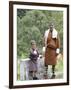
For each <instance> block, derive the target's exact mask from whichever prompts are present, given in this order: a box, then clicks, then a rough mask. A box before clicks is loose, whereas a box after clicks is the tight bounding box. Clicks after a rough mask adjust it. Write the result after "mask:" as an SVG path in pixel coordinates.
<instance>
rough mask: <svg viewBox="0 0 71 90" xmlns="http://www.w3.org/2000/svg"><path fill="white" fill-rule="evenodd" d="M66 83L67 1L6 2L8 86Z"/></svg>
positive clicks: (67, 52)
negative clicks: (7, 15) (52, 2)
mask: <svg viewBox="0 0 71 90" xmlns="http://www.w3.org/2000/svg"><path fill="white" fill-rule="evenodd" d="M58 85H69V5H66V4H49V3H37V2H17V1H10V2H9V88H27V87H44V86H58Z"/></svg>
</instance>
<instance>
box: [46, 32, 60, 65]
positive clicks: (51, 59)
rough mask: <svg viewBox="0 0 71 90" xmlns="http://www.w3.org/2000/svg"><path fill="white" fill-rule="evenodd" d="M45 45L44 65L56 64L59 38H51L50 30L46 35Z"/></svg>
mask: <svg viewBox="0 0 71 90" xmlns="http://www.w3.org/2000/svg"><path fill="white" fill-rule="evenodd" d="M46 43H47V47H46V50H45V66H46V65H56V56H57V54H56V49H57V48H60V39H59V36H57V38H52V34H51V32H49V34H48V37H47V42H46Z"/></svg>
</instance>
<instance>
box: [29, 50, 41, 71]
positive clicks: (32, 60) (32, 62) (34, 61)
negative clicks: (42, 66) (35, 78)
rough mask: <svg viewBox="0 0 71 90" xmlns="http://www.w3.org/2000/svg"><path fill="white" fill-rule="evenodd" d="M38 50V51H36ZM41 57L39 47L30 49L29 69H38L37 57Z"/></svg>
mask: <svg viewBox="0 0 71 90" xmlns="http://www.w3.org/2000/svg"><path fill="white" fill-rule="evenodd" d="M35 52H36V53H35ZM38 57H39V53H38V50H37V49H31V50H30V55H29V58H30V61H29V71H37V59H38Z"/></svg>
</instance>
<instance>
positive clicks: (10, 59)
mask: <svg viewBox="0 0 71 90" xmlns="http://www.w3.org/2000/svg"><path fill="white" fill-rule="evenodd" d="M13 5H32V6H49V7H63V8H67V47H66V49H67V82H64V83H50V84H35V85H33V84H32V85H13V36H14V35H13V33H14V32H13ZM59 85H69V5H66V4H50V3H35V2H19V1H9V88H28V87H44V86H59Z"/></svg>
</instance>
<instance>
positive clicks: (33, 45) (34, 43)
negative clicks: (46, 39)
mask: <svg viewBox="0 0 71 90" xmlns="http://www.w3.org/2000/svg"><path fill="white" fill-rule="evenodd" d="M31 46H32V48H33V49H35V48H36V42H35V40H31Z"/></svg>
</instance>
